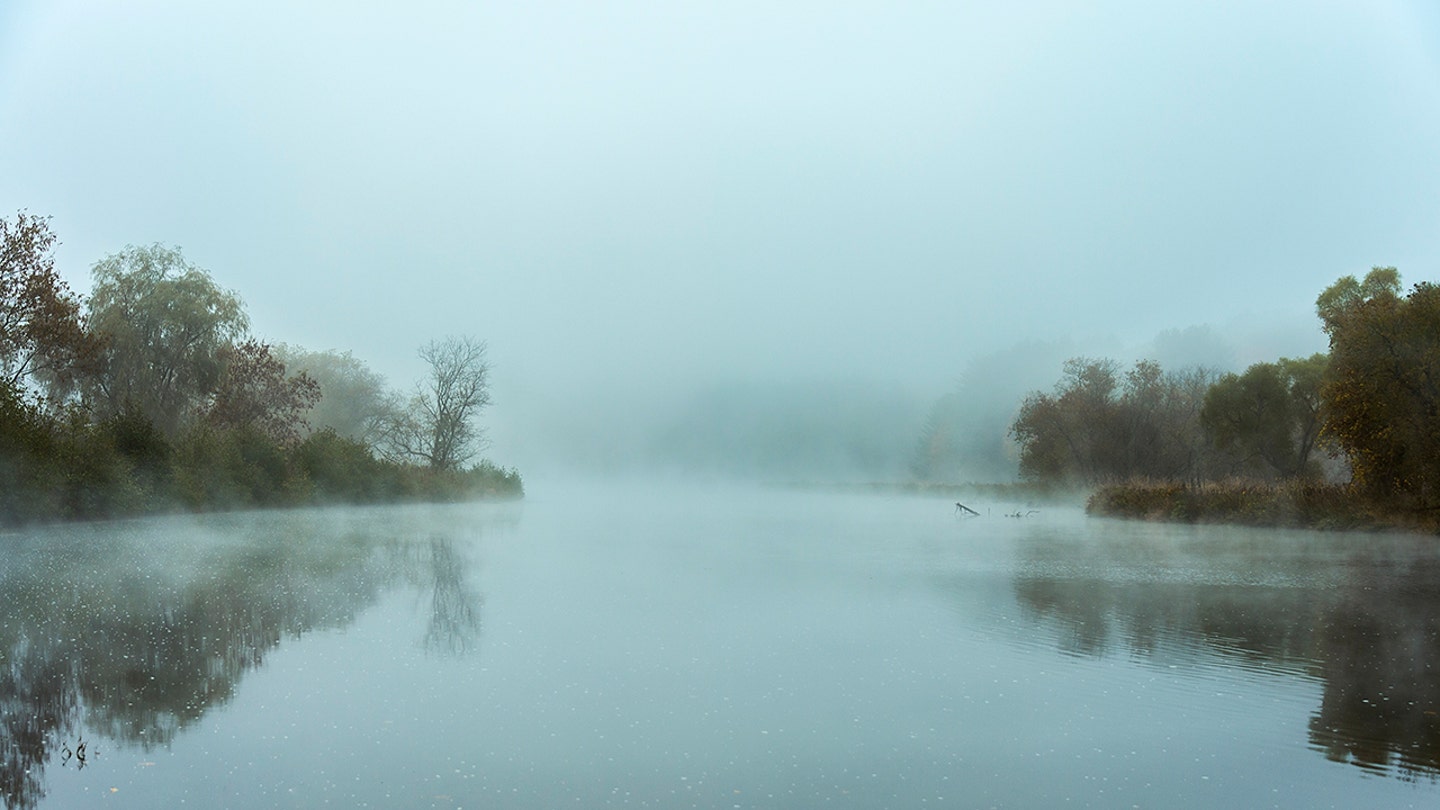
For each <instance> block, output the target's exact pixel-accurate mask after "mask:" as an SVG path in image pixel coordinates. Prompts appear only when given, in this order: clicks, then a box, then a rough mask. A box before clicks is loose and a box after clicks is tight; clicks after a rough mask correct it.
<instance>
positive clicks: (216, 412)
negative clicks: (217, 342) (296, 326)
mask: <svg viewBox="0 0 1440 810" xmlns="http://www.w3.org/2000/svg"><path fill="white" fill-rule="evenodd" d="M220 354H221V362H222V363H223V364H224V366H225V371H224V373H223V374H222V375H221V377H220V382H219V384H218V386H217V387H216V390H215V393H214V395H213V396H212V398H211V402H210V408H209V410H208V411H207V412H206V419H207V420H208V421H209V422H210V424H212V425H215V426H216V427H221V428H226V429H230V430H238V429H250V430H255V431H258V432H259V433H260V434H261V435H262V436H265V437H267V438H269V439H270V440H271V441H272V442H274V443H275V444H278V445H280V446H282V447H290V446H293V445H295V444H296V443H298V442H299V441H300V434H301V431H302V430H304V429H305V427H306V422H305V418H304V414H305V413H306V412H307V411H309V410H310V408H312V407H314V405H315V403H316V402H317V401H318V400H319V399H320V385H319V383H317V382H315V381H314V380H313V379H311V378H310V376H309V375H307V374H306V373H305V372H303V371H302V372H300V373H298V374H294V375H287V374H286V373H285V364H284V363H282V362H280V360H279V359H278V358H276V357H275V355H274V354H273V353H271V351H270V346H269V345H268V344H265V343H261V342H259V341H257V340H247V341H245V342H244V343H240V344H237V345H235V346H230V347H227V348H225V349H222V350H221V352H220Z"/></svg>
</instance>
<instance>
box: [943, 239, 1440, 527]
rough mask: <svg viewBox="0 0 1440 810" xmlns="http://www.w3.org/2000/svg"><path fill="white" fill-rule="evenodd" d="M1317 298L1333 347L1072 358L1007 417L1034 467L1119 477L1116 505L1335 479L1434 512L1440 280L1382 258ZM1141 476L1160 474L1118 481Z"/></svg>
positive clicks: (1026, 466) (1371, 496) (1439, 495)
mask: <svg viewBox="0 0 1440 810" xmlns="http://www.w3.org/2000/svg"><path fill="white" fill-rule="evenodd" d="M1316 311H1317V314H1318V315H1319V317H1320V320H1321V322H1322V325H1323V329H1324V331H1325V334H1326V335H1327V336H1328V338H1329V341H1330V351H1329V353H1328V354H1326V353H1321V354H1316V355H1313V356H1311V357H1306V358H1298V359H1297V358H1280V359H1278V360H1276V361H1274V362H1264V363H1257V364H1254V365H1252V366H1250V367H1249V368H1248V369H1246V370H1245V371H1244V372H1243V373H1226V374H1220V373H1218V372H1215V371H1213V370H1208V369H1205V368H1198V367H1196V368H1188V369H1184V370H1180V371H1166V370H1164V369H1162V368H1161V367H1160V366H1159V365H1158V364H1157V363H1154V362H1151V361H1148V360H1142V361H1139V362H1137V363H1135V364H1134V366H1132V367H1130V368H1128V369H1122V368H1121V366H1120V365H1119V364H1118V363H1116V362H1115V361H1113V360H1108V359H1092V358H1074V359H1071V360H1069V361H1067V362H1066V363H1065V365H1064V372H1063V376H1062V378H1061V380H1060V381H1059V383H1057V384H1056V386H1055V388H1054V390H1053V391H1050V392H1044V391H1035V392H1032V393H1030V394H1029V395H1028V396H1026V397H1025V398H1024V400H1023V402H1022V404H1021V405H1020V408H1019V412H1018V414H1017V415H1016V416H1015V418H1014V421H1013V422H1012V424H1011V425H1010V429H1009V436H1010V437H1012V438H1013V440H1014V442H1015V445H1016V447H1017V449H1018V453H1019V470H1020V475H1021V477H1022V478H1024V479H1026V480H1029V481H1033V482H1037V483H1040V484H1045V485H1054V486H1075V487H1096V486H1106V487H1107V491H1106V498H1107V499H1108V502H1110V503H1111V505H1112V506H1116V511H1126V510H1127V509H1130V508H1132V507H1129V506H1124V505H1123V504H1124V503H1125V502H1126V498H1127V497H1130V496H1132V495H1133V493H1134V492H1135V491H1136V490H1137V489H1140V488H1143V487H1145V486H1148V487H1151V488H1152V489H1156V490H1157V491H1163V492H1165V493H1168V494H1167V497H1169V498H1171V499H1172V500H1171V501H1168V502H1166V503H1165V504H1162V506H1164V507H1165V508H1170V509H1178V508H1179V507H1178V506H1177V505H1176V503H1175V502H1174V501H1173V498H1174V497H1175V496H1176V493H1179V492H1181V491H1182V490H1183V489H1184V488H1185V487H1189V488H1190V490H1191V491H1192V492H1193V491H1198V490H1200V489H1201V485H1206V486H1211V485H1213V484H1214V482H1232V483H1234V484H1235V485H1236V486H1238V487H1239V489H1236V486H1232V487H1231V488H1230V490H1228V491H1226V492H1225V494H1224V497H1227V498H1228V497H1231V496H1232V495H1233V494H1234V493H1235V492H1242V493H1251V494H1253V493H1258V492H1274V491H1276V490H1275V489H1274V486H1273V485H1275V484H1283V485H1286V486H1288V487H1290V489H1288V490H1286V491H1287V492H1289V493H1290V496H1289V497H1292V498H1294V497H1302V498H1314V497H1316V495H1315V493H1316V492H1317V491H1318V490H1317V489H1316V488H1324V490H1325V492H1327V493H1329V495H1327V497H1330V496H1333V497H1336V498H1349V499H1354V500H1356V501H1357V502H1363V504H1365V505H1367V506H1373V507H1380V508H1383V509H1389V510H1395V511H1400V512H1407V513H1411V514H1420V515H1424V514H1427V513H1429V514H1434V510H1440V288H1437V287H1436V286H1435V285H1434V284H1431V283H1429V282H1422V283H1419V284H1415V285H1414V286H1413V287H1412V288H1411V289H1410V291H1409V292H1408V293H1404V292H1402V287H1401V283H1400V275H1399V273H1398V272H1397V271H1396V270H1395V268H1393V267H1377V268H1374V269H1372V270H1371V271H1370V272H1369V273H1368V274H1367V275H1366V276H1365V277H1364V279H1356V278H1355V277H1353V276H1346V277H1344V278H1341V279H1339V280H1338V281H1336V282H1335V283H1334V284H1333V285H1331V286H1330V287H1328V288H1327V289H1326V290H1325V291H1324V292H1322V293H1321V294H1320V296H1319V298H1318V299H1317V301H1316ZM923 447H924V444H923V442H922V448H923ZM1135 481H1147V482H1149V483H1148V484H1144V485H1141V484H1130V485H1127V486H1119V487H1116V486H1115V485H1117V484H1120V483H1122V482H1135ZM1296 485H1305V486H1309V487H1310V488H1309V489H1305V488H1304V487H1303V486H1302V487H1300V488H1297V486H1296ZM1267 486H1268V487H1269V489H1267V488H1266V487H1267ZM1204 491H1207V492H1211V491H1213V492H1217V493H1218V492H1220V491H1221V490H1219V489H1215V488H1213V487H1212V488H1211V489H1208V490H1204ZM1141 503H1143V501H1142V502H1141ZM1132 506H1133V504H1132ZM1134 508H1150V507H1134ZM1187 508H1188V507H1187ZM1225 508H1232V507H1225ZM1233 508H1235V509H1241V510H1243V509H1246V508H1250V506H1249V505H1247V504H1246V503H1243V502H1237V503H1236V504H1234V505H1233ZM1190 516H1191V517H1193V515H1190Z"/></svg>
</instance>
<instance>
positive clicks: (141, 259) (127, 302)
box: [89, 245, 248, 438]
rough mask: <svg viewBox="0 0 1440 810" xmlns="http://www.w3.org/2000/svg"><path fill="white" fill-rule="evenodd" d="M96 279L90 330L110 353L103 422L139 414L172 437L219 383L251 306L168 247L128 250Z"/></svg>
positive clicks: (99, 379) (98, 400) (98, 403)
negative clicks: (228, 350)
mask: <svg viewBox="0 0 1440 810" xmlns="http://www.w3.org/2000/svg"><path fill="white" fill-rule="evenodd" d="M94 276H95V286H94V290H93V292H92V293H91V296H90V328H91V329H92V331H94V332H95V333H96V334H97V335H98V336H100V337H101V338H102V339H103V340H104V341H105V348H104V350H103V352H102V354H101V365H100V369H99V373H98V374H97V375H96V377H95V378H94V380H93V383H92V385H91V387H90V392H89V393H90V399H91V402H92V405H93V407H94V408H95V409H96V411H97V412H98V413H99V415H100V416H102V417H106V416H111V415H114V414H118V413H123V412H126V411H129V410H134V411H137V412H139V413H141V414H142V415H144V416H145V417H146V418H148V419H149V420H150V421H151V422H153V423H154V424H155V425H156V426H157V427H159V428H160V429H161V431H162V432H164V434H165V435H166V436H168V437H171V438H173V437H175V436H176V435H178V434H179V432H180V431H181V429H182V428H183V427H185V425H186V424H187V423H188V422H189V421H190V420H191V419H192V418H193V416H194V415H195V413H196V412H197V411H198V409H199V408H200V407H202V406H203V404H204V403H205V401H206V399H207V398H208V397H209V396H210V395H211V394H213V393H214V391H215V390H216V386H217V385H218V384H219V383H220V378H221V375H222V374H223V373H224V370H225V364H224V357H223V352H224V350H225V349H226V347H228V346H230V345H231V344H233V343H235V342H236V341H238V340H240V339H241V338H242V337H243V336H244V334H245V331H246V328H247V326H248V319H247V318H246V316H245V310H244V305H243V304H242V303H241V301H240V298H239V296H238V295H236V294H235V293H233V292H231V291H229V290H225V289H222V288H221V287H219V286H218V285H217V284H216V283H215V281H214V280H213V279H212V278H211V277H210V274H209V273H207V272H206V271H205V270H203V269H201V268H199V267H196V266H195V265H192V264H190V263H189V262H188V261H186V260H185V258H184V256H182V255H181V254H180V251H179V250H178V249H172V248H166V247H163V246H161V245H151V246H149V247H134V246H130V247H126V248H125V249H124V250H122V251H120V252H119V253H116V254H114V255H111V256H109V257H106V258H105V259H103V260H101V261H100V262H99V263H98V264H96V265H95V268H94Z"/></svg>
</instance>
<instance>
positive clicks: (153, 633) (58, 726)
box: [0, 512, 481, 808]
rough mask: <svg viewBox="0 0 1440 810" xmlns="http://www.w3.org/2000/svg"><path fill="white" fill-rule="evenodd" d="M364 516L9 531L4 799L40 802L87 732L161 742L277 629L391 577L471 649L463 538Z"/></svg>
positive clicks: (1, 617)
mask: <svg viewBox="0 0 1440 810" xmlns="http://www.w3.org/2000/svg"><path fill="white" fill-rule="evenodd" d="M371 517H373V516H371ZM371 517H363V516H344V515H338V514H334V513H324V512H300V513H275V514H266V515H259V516H255V515H250V516H232V517H229V518H226V517H220V518H212V519H208V520H205V521H200V522H189V521H179V520H173V521H145V522H137V523H126V524H110V525H95V526H85V527H63V528H53V529H47V530H40V531H35V532H29V533H24V534H11V535H7V536H4V537H0V542H3V543H4V544H5V545H6V546H7V555H6V557H5V559H4V562H3V563H0V656H3V657H0V750H3V756H0V794H3V796H4V797H5V806H6V807H7V808H30V807H34V806H36V805H37V804H38V802H39V801H40V799H41V798H43V796H44V792H45V791H44V784H45V782H44V779H45V769H46V767H47V765H52V764H54V763H55V762H56V761H57V760H63V761H62V763H61V764H66V765H68V764H71V763H83V762H84V761H86V760H85V757H86V756H94V755H95V753H96V745H95V743H94V742H93V736H94V735H100V736H102V737H104V738H108V739H109V740H112V741H114V742H117V743H120V744H124V745H128V746H137V747H140V748H143V749H150V748H153V747H155V746H163V745H168V744H169V743H170V742H171V741H172V740H174V739H175V736H176V734H177V733H178V732H179V731H180V730H181V729H184V728H186V727H187V726H189V725H191V724H193V723H194V722H195V721H197V720H198V719H199V718H200V717H201V716H202V715H204V714H205V713H206V712H207V711H209V710H210V709H212V708H214V707H216V706H218V705H221V704H224V703H225V702H226V701H228V700H229V699H230V698H231V696H232V695H233V694H234V693H235V690H236V688H237V686H238V684H239V683H240V680H241V678H242V677H243V676H244V674H245V673H246V672H247V671H249V670H252V669H254V668H256V667H258V666H260V665H261V664H262V663H263V662H264V660H265V658H266V656H267V655H268V654H269V653H270V652H271V651H273V650H274V649H275V648H276V647H277V646H279V645H280V644H281V642H282V640H284V639H287V638H297V637H299V636H301V635H304V634H306V633H309V632H312V631H315V630H321V629H328V628H341V627H345V626H347V625H349V624H350V623H351V622H353V621H354V620H355V618H356V616H357V615H358V614H359V613H361V612H362V611H364V610H365V609H366V608H368V607H370V606H371V605H373V604H374V603H375V602H376V601H377V600H378V599H379V598H380V597H381V595H382V594H384V593H385V592H387V591H389V590H391V589H393V588H396V587H404V586H411V587H415V588H416V589H417V592H418V593H420V594H421V595H422V598H423V597H424V596H426V595H427V594H426V593H425V592H426V591H428V592H429V593H428V596H429V599H430V603H431V616H430V620H429V625H428V629H427V631H426V633H425V636H424V638H423V640H420V643H423V644H424V645H425V646H426V647H427V648H431V649H436V650H441V651H443V652H446V653H449V654H464V653H466V652H469V651H472V650H474V649H476V648H477V647H478V638H479V632H480V609H481V598H480V596H479V594H478V592H477V590H476V589H475V587H474V586H473V585H472V584H471V583H470V581H469V576H470V572H471V570H472V569H471V567H470V566H469V565H467V564H466V562H465V554H464V552H465V550H466V549H464V548H457V545H456V542H455V539H456V537H457V534H456V533H446V534H433V535H431V536H429V537H427V538H422V539H420V540H418V541H416V540H414V539H412V538H409V537H407V536H406V535H405V533H404V528H403V527H404V524H403V523H400V522H392V523H389V524H387V523H386V522H385V521H384V520H380V521H377V520H374V519H371ZM81 735H83V737H84V739H82V736H81ZM82 744H83V745H84V748H83V749H82V748H80V747H79V746H81V745H82ZM82 752H83V754H84V755H85V756H82ZM67 753H68V756H67V755H66V754H67Z"/></svg>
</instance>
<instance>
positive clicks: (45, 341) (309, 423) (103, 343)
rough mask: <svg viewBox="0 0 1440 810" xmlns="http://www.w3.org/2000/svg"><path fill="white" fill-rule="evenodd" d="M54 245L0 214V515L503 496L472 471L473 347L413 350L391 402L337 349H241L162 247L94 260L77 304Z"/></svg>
mask: <svg viewBox="0 0 1440 810" xmlns="http://www.w3.org/2000/svg"><path fill="white" fill-rule="evenodd" d="M55 238H56V237H55V234H54V233H53V232H52V231H51V229H50V226H49V221H48V220H47V219H45V218H40V217H35V216H32V215H29V214H27V213H25V212H21V213H19V214H17V215H16V217H15V218H14V219H13V220H5V219H0V522H17V521H25V520H33V519H49V518H94V517H106V516H114V515H123V514H134V513H140V512H147V511H155V510H164V509H174V508H188V509H212V508H239V507H252V506H280V505H293V504H304V503H315V502H329V501H344V502H369V501H388V500H401V499H451V498H460V497H468V496H471V495H475V494H484V493H488V494H507V495H518V494H519V493H520V489H521V482H520V478H519V475H518V474H517V473H515V472H514V471H513V470H505V469H501V468H498V467H496V466H494V465H493V464H491V463H489V462H488V461H484V460H481V461H479V462H478V463H475V460H476V459H477V458H478V455H479V453H480V451H481V449H482V448H483V434H482V431H481V430H480V428H479V426H478V425H477V424H476V418H477V416H478V415H479V413H480V411H481V410H482V409H483V408H484V407H485V406H486V405H488V404H489V402H490V389H489V365H488V363H487V361H486V359H485V344H484V343H483V342H480V341H478V340H475V339H473V338H469V337H451V338H446V339H444V340H437V341H432V342H430V343H427V344H426V345H425V346H423V347H421V348H420V357H421V358H422V359H423V360H424V361H425V362H426V364H427V366H428V374H427V375H426V377H425V379H424V380H423V381H422V382H420V383H419V384H417V385H416V386H415V388H414V390H413V391H411V392H409V393H408V394H402V393H400V392H398V391H394V390H392V389H390V388H389V387H388V386H387V385H386V383H385V380H384V379H383V378H382V377H381V376H380V375H378V374H376V373H375V372H373V371H371V370H370V369H369V368H368V367H367V366H366V365H365V364H364V363H363V362H362V361H360V360H358V359H356V358H355V357H354V356H353V355H352V354H350V353H349V352H337V351H318V352H317V351H307V350H305V349H301V348H298V347H294V346H287V345H284V344H271V343H267V342H264V341H262V340H260V339H258V338H257V337H255V336H254V335H252V334H251V333H250V329H249V319H248V317H247V315H246V313H245V308H244V304H243V303H242V301H241V299H240V297H239V296H238V295H237V294H236V293H235V292H233V291H230V290H227V289H224V288H222V287H220V286H219V285H217V284H216V283H215V280H214V279H213V278H212V277H211V276H210V274H209V273H208V272H206V271H205V270H204V269H202V268H200V267H197V266H195V265H194V264H191V263H190V262H189V261H187V260H186V259H185V258H184V256H183V255H181V253H180V251H179V250H178V249H172V248H167V247H163V246H160V245H152V246H148V247H133V246H131V247H126V248H125V249H123V250H121V251H120V252H118V253H115V254H113V255H110V256H107V257H106V258H104V259H102V260H101V261H99V262H98V263H96V264H95V266H94V268H93V278H94V284H93V288H92V291H91V294H90V296H89V297H88V299H82V298H81V297H80V296H78V295H76V294H75V293H74V292H72V291H71V290H70V289H69V287H68V286H67V285H66V284H65V283H64V281H63V280H62V279H61V278H60V277H59V275H58V273H57V272H56V270H55V264H54V256H53V247H54V244H55Z"/></svg>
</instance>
